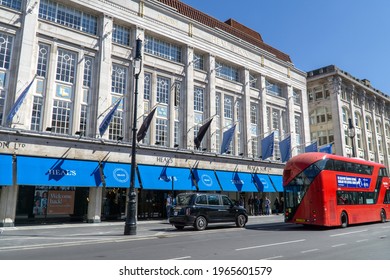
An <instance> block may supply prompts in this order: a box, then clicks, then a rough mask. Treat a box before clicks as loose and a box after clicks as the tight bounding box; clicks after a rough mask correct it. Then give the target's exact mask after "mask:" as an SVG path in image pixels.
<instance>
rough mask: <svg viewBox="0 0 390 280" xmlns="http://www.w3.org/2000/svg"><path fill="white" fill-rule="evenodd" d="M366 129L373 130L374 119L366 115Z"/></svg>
mask: <svg viewBox="0 0 390 280" xmlns="http://www.w3.org/2000/svg"><path fill="white" fill-rule="evenodd" d="M366 130H367V131H372V120H371V118H370V117H368V116H367V117H366Z"/></svg>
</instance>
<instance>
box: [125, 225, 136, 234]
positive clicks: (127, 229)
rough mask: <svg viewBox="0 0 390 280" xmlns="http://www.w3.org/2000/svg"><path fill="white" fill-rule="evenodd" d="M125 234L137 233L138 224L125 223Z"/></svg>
mask: <svg viewBox="0 0 390 280" xmlns="http://www.w3.org/2000/svg"><path fill="white" fill-rule="evenodd" d="M124 235H137V225H135V224H134V225H133V224H125V232H124Z"/></svg>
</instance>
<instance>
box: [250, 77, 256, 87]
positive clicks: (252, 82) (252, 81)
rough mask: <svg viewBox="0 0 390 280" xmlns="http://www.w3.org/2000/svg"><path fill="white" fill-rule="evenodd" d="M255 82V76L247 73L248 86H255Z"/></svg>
mask: <svg viewBox="0 0 390 280" xmlns="http://www.w3.org/2000/svg"><path fill="white" fill-rule="evenodd" d="M256 82H257V79H256V78H255V76H253V75H252V74H249V86H250V87H251V88H256Z"/></svg>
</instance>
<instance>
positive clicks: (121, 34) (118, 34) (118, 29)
mask: <svg viewBox="0 0 390 280" xmlns="http://www.w3.org/2000/svg"><path fill="white" fill-rule="evenodd" d="M112 41H113V42H114V43H117V44H120V45H125V46H130V29H129V28H126V27H124V26H120V25H118V24H114V26H113V28H112Z"/></svg>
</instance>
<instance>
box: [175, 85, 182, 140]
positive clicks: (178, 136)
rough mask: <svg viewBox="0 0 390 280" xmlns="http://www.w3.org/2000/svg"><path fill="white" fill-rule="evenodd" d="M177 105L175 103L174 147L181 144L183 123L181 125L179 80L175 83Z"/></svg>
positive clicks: (180, 87)
mask: <svg viewBox="0 0 390 280" xmlns="http://www.w3.org/2000/svg"><path fill="white" fill-rule="evenodd" d="M174 86H175V103H174V109H175V123H174V130H173V143H174V145H179V144H181V141H180V139H181V131H182V130H181V129H180V128H181V123H180V119H181V118H180V116H181V115H180V112H181V106H180V101H181V94H182V92H181V89H182V86H181V82H180V81H179V80H176V81H175V85H174Z"/></svg>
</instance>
